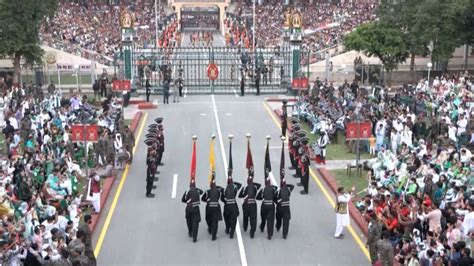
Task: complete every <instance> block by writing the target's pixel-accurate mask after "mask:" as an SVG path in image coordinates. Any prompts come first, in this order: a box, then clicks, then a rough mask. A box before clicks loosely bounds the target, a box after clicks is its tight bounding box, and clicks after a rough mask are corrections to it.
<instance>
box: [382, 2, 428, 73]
mask: <svg viewBox="0 0 474 266" xmlns="http://www.w3.org/2000/svg"><path fill="white" fill-rule="evenodd" d="M424 1H425V0H398V1H397V0H381V1H380V4H379V6H378V7H377V12H376V14H377V17H378V18H379V21H380V22H382V23H384V24H386V25H391V26H393V27H396V28H399V29H400V30H401V31H402V32H403V34H404V40H405V41H406V43H407V46H408V51H409V52H410V71H414V70H415V57H416V56H417V55H418V56H428V55H429V53H430V51H429V49H428V45H429V44H430V41H431V40H430V38H428V36H427V35H426V34H423V31H424V30H426V25H425V24H424V22H423V21H420V17H419V16H418V15H417V13H418V7H419V6H420V5H421V4H423V2H424Z"/></svg>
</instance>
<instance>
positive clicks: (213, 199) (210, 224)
mask: <svg viewBox="0 0 474 266" xmlns="http://www.w3.org/2000/svg"><path fill="white" fill-rule="evenodd" d="M220 195H221V192H220V190H219V189H218V188H217V187H216V186H215V185H214V184H213V185H211V189H209V190H207V191H206V192H205V193H204V195H202V198H201V199H202V201H205V202H207V203H206V223H207V231H208V232H209V234H211V235H212V240H216V234H217V229H218V225H219V221H222V211H221V205H220V204H219V198H220Z"/></svg>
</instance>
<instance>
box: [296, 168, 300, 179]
mask: <svg viewBox="0 0 474 266" xmlns="http://www.w3.org/2000/svg"><path fill="white" fill-rule="evenodd" d="M296 176H297V177H298V178H301V168H300V167H299V166H297V167H296Z"/></svg>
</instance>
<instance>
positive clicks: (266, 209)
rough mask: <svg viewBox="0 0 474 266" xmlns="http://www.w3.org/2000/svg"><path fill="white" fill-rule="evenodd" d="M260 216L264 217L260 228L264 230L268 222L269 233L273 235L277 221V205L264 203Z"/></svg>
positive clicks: (270, 235)
mask: <svg viewBox="0 0 474 266" xmlns="http://www.w3.org/2000/svg"><path fill="white" fill-rule="evenodd" d="M260 217H261V218H262V223H261V224H260V230H262V231H263V229H265V224H267V234H268V236H269V237H272V236H273V226H274V222H275V206H271V205H267V206H266V205H262V208H261V209H260Z"/></svg>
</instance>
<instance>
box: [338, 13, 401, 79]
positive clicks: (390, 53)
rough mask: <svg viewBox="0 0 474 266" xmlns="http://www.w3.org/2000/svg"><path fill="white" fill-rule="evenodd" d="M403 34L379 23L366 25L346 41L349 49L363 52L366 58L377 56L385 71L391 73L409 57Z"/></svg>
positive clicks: (350, 35)
mask: <svg viewBox="0 0 474 266" xmlns="http://www.w3.org/2000/svg"><path fill="white" fill-rule="evenodd" d="M403 37H404V36H403V34H402V33H401V31H399V30H397V29H396V28H393V27H390V26H387V25H385V24H382V23H379V22H371V23H365V24H363V25H361V26H359V27H357V29H356V30H355V31H353V32H351V33H349V34H348V35H347V36H346V37H345V39H344V44H345V46H346V48H347V49H351V50H356V51H359V52H363V53H364V54H365V55H366V56H376V57H378V58H379V59H380V61H382V63H383V65H384V67H385V69H386V70H387V71H391V70H393V69H395V68H396V66H397V64H399V63H401V62H404V61H405V60H406V59H407V57H408V49H407V45H406V42H405V40H404V39H403Z"/></svg>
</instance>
